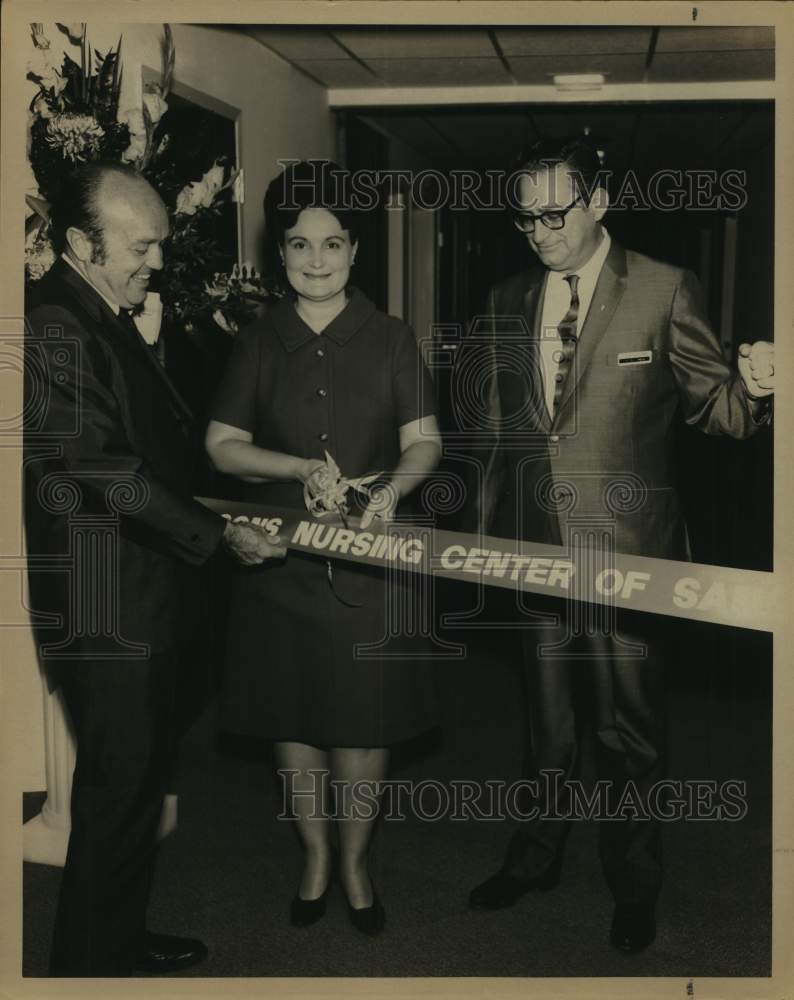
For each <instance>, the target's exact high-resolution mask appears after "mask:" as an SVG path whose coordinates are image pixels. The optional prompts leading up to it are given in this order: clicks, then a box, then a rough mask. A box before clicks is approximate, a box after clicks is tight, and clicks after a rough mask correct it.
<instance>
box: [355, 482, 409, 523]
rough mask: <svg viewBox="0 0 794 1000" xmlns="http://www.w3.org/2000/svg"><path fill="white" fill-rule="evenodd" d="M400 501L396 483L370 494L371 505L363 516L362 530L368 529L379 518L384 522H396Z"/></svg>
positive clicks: (376, 489) (386, 485)
mask: <svg viewBox="0 0 794 1000" xmlns="http://www.w3.org/2000/svg"><path fill="white" fill-rule="evenodd" d="M399 499H400V497H399V494H398V492H397V488H396V487H395V485H394V483H386V484H385V485H383V486H376V487H375V489H374V490H372V491H371V492H370V495H369V503H368V504H367V506H366V509H365V510H364V513H363V514H362V515H361V528H362V530H363V529H365V528H368V527H369V526H370V524H372V522H373V520H374V519H375V518H376V517H379V518H380V519H381V521H384V522H385V521H392V520H394V511H395V508H396V507H397V501H398V500H399Z"/></svg>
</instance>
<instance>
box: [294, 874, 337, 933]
mask: <svg viewBox="0 0 794 1000" xmlns="http://www.w3.org/2000/svg"><path fill="white" fill-rule="evenodd" d="M330 889H331V880H330V879H329V880H328V885H327V886H326V887H325V891H324V892H323V894H322V896H318V897H317V899H301V897H300V896H295V898H294V899H293V900H292V902H291V903H290V907H289V922H290V923H291V924H292V926H293V927H310V926H311V925H312V924H316V923H317V921H318V920H320V919H321V918H322V917H324V916H325V904H326V903H327V902H328V893H329V891H330Z"/></svg>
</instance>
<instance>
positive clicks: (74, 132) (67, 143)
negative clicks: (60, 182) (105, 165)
mask: <svg viewBox="0 0 794 1000" xmlns="http://www.w3.org/2000/svg"><path fill="white" fill-rule="evenodd" d="M104 134H105V130H104V129H103V128H102V126H101V125H100V124H99V123H98V122H97V120H96V119H95V118H92V117H91V115H75V114H71V113H69V112H66V113H63V114H58V115H55V116H54V117H53V118H51V119H50V121H49V123H48V124H47V143H48V145H49V146H50V147H51V148H52V149H60V151H61V155H62V156H63V158H64V159H67V158H68V159H70V160H71V161H72V162H73V163H75V162H84V161H85V160H86V157H93V156H95V155H96V154H97V153H98V152H99V146H100V142H101V141H102V138H103V136H104Z"/></svg>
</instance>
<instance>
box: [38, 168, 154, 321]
mask: <svg viewBox="0 0 794 1000" xmlns="http://www.w3.org/2000/svg"><path fill="white" fill-rule="evenodd" d="M69 196H71V204H67V203H66V201H65V198H67V197H69ZM53 218H54V228H55V236H56V239H57V240H58V241H59V242H60V243H61V245H62V246H63V247H64V248H65V249H66V252H67V253H68V254H69V256H70V257H71V259H72V260H73V261H74V262H75V263H76V264H77V266H78V267H79V269H80V270H81V271H82V272H83V273H84V274H85V276H86V278H87V279H88V280H89V281H90V282H91V283H92V284H93V285H94V286H95V287H96V288H97V289H98V290H99V291H100V292H102V294H103V295H104V296H105V297H106V298H108V299H110V301H112V302H114V303H116V304H117V305H119V306H120V307H121V308H123V309H130V308H132V307H133V306H135V305H138V304H139V303H141V302H142V301H143V299H144V298H145V296H146V291H147V289H148V284H149V277H150V275H151V272H152V271H153V270H158V269H159V268H161V267H162V252H161V245H162V242H163V240H164V239H165V238H166V236H167V235H168V213H167V212H166V209H165V205H164V204H163V202H162V199H161V198H160V196H159V195H158V194H157V192H156V191H155V190H154V188H153V187H152V186H151V185H150V184H149V183H148V181H146V180H144V178H143V177H141V176H140V174H138V173H137V172H136V171H135V170H133V169H132V168H131V167H127V166H125V165H124V164H115V163H113V164H90V165H87V166H85V167H81V168H80V169H79V170H77V171H76V172H75V174H74V175H73V176H72V177H71V178H70V181H69V184H68V185H66V186H65V188H64V191H63V198H62V199H60V200H59V203H58V208H57V211H56V213H54V217H53Z"/></svg>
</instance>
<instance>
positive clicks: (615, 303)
mask: <svg viewBox="0 0 794 1000" xmlns="http://www.w3.org/2000/svg"><path fill="white" fill-rule="evenodd" d="M545 276H546V271H545V269H544V268H542V267H538V268H537V269H535V270H532V271H530V270H528V271H526V272H524V273H522V274H519V275H517V276H515V277H513V278H510V279H509V280H507V281H505V282H503V283H502V284H500V285H499V286H497V287H496V288H494V289H493V290H492V292H491V295H490V299H489V303H488V308H487V310H486V313H487V317H486V324H488V322H489V321H488V317H490V325H489V329H490V331H491V336H492V338H493V341H492V349H493V356H492V359H491V360H492V365H491V371H493V372H496V373H497V374H495V375H494V376H493V377H492V379H491V380H490V390H489V391H490V401H489V405H490V409H491V413H492V415H493V417H492V419H493V421H494V422H493V423H492V426H496V424H497V423H498V424H499V426H500V431H499V440H498V442H495V445H496V446H495V447H494V448H493V450H492V451H491V453H490V455H489V456H487V458H486V466H487V474H486V477H485V487H484V489H483V491H482V504H481V512H480V513H481V522H480V526H481V527H482V528H483V530H486V531H490V533H492V534H497V535H502V536H504V537H509V538H515V537H519V538H524V539H527V540H534V541H540V542H546V543H550V544H557V545H559V544H563V543H564V542H565V540H566V521H567V520H568V519H570V518H571V517H573V516H579V515H584V516H585V518H590V519H591V520H592V523H593V526H594V527H595V524H596V519H597V517H598V516H601V517H606V522H607V523H608V524H609V525H611V530H614V545H615V548H616V550H617V551H619V552H625V553H632V554H639V555H646V556H654V557H658V558H663V559H686V558H688V555H689V549H688V542H687V536H686V527H685V524H684V520H683V517H682V513H681V508H680V504H679V498H678V493H677V490H676V469H675V455H674V449H673V428H674V418H675V416H676V412H677V411H678V409H679V408H680V409H681V411H682V412H683V417H684V419H685V420H686V422H687V423H688V424H690V425H692V426H695V427H698V428H699V429H701V430H703V431H705V432H706V433H709V434H727V435H730V436H731V437H734V438H744V437H747V436H749V435H751V434H753V433H754V432H755V431H756V430H757V429H758V428H759V426H761V425H762V424H763V423H765V422H767V421H768V420H769V409H770V406H769V404H766V403H759V402H756V401H753V400H751V399H750V397H749V396H748V395H747V394H746V393H745V391H744V388H743V383H742V381H741V378H740V377H739V375H738V373H737V371H736V370H735V369H733V368H731V367H730V366H729V365H728V364H727V363H726V362H725V359H724V357H723V354H722V351H721V350H720V346H719V344H718V342H717V339H716V337H715V335H714V333H713V332H712V330H711V328H710V326H709V324H708V321H707V320H706V318H705V313H704V309H703V306H702V304H701V301H700V292H699V287H698V283H697V280H696V279H695V277H694V275H692V274H691V273H690V272H688V271H685V270H682V269H681V268H677V267H673V266H671V265H669V264H664V263H661V262H659V261H655V260H651V259H650V258H649V257H645V256H644V255H642V254H639V253H634V252H632V251H630V250H628V251H627V250H624V249H623V248H622V247H621V246H619V245H617V244H615V243H614V241H613V243H612V246H611V247H610V251H609V253H608V255H607V258H606V260H605V262H604V266H603V268H602V270H601V274H600V276H599V279H598V282H597V285H596V288H595V292H594V294H593V299H592V302H591V304H590V308H589V311H588V314H587V318H586V320H585V323H584V325H583V327H582V329H581V331H580V335H579V342H578V346H577V350H576V354H575V359H574V365H573V368H572V369H571V372H570V374H569V376H568V379H567V380H566V382H565V388H564V392H563V396H562V400H561V403H560V405H559V407H558V409H557V411H556V413H555V414H554V415H553V417H552V416H550V415H549V412H548V410H547V408H546V405H545V402H544V398H543V388H542V377H541V374H540V365H539V356H538V339H539V338H540V336H541V335H542V331H541V329H540V324H541V315H542V297H543V291H544V287H545ZM508 317H515V318H523V320H524V322H525V328H524V331H523V333H522V334H521V333H520V334H519V336H518V337H515V338H511V339H510V341H509V345H508V343H507V341H506V340H505V339H504V338H503V337H502V335H501V334H500V333H499V329H500V327H503V326H504V321H505V318H508Z"/></svg>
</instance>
